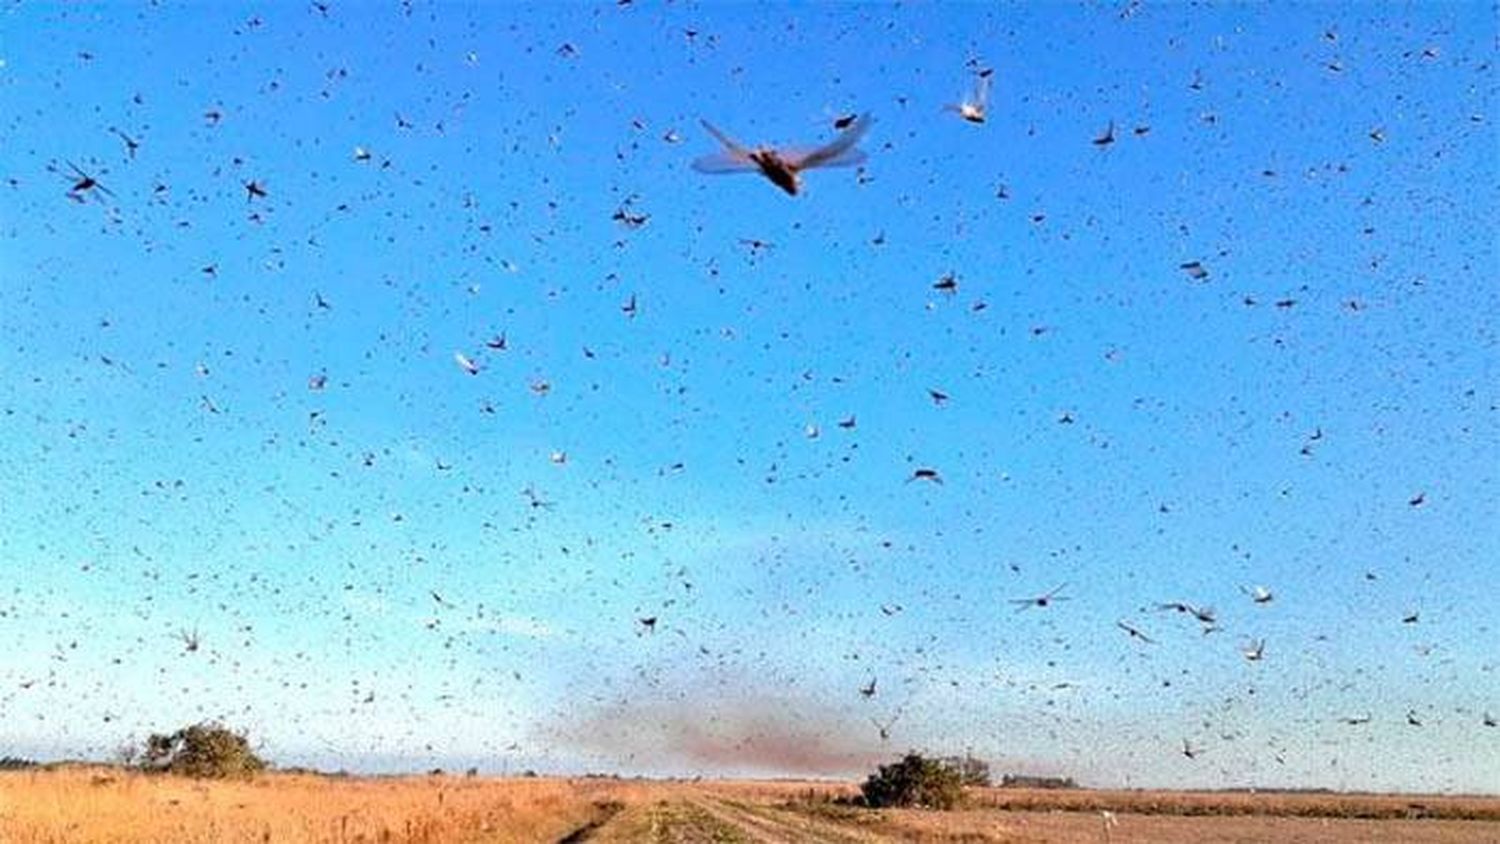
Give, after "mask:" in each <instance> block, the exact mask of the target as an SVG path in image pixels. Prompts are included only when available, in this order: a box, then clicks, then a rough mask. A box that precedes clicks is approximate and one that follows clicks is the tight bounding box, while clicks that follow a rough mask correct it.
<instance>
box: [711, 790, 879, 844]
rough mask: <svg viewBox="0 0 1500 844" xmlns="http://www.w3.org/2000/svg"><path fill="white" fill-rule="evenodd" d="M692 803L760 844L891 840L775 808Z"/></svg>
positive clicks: (863, 843) (713, 800)
mask: <svg viewBox="0 0 1500 844" xmlns="http://www.w3.org/2000/svg"><path fill="white" fill-rule="evenodd" d="M690 802H691V803H692V804H693V805H695V806H697V807H698V808H700V809H702V810H703V811H704V812H707V813H708V814H709V816H711V817H713V818H714V819H716V820H719V821H721V822H723V823H727V824H730V825H732V826H733V827H735V828H736V829H738V830H740V831H741V832H743V833H744V834H745V835H746V837H748V838H750V839H751V840H752V841H755V842H757V844H804V842H805V844H866V842H878V841H885V840H888V839H885V838H880V837H877V836H874V835H870V834H869V833H866V832H864V831H862V830H856V829H850V828H848V827H844V826H841V825H838V824H834V823H830V822H826V821H821V820H816V819H813V818H810V817H807V816H805V815H800V814H795V813H792V812H785V811H782V810H780V809H777V808H775V807H773V806H763V805H755V806H750V805H747V804H744V803H737V802H734V801H729V800H725V799H723V798H719V797H698V798H692V799H691V800H690Z"/></svg>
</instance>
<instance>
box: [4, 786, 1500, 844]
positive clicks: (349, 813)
mask: <svg viewBox="0 0 1500 844" xmlns="http://www.w3.org/2000/svg"><path fill="white" fill-rule="evenodd" d="M854 792H855V788H854V787H853V786H852V785H841V784H837V783H827V782H818V783H811V782H801V783H799V782H708V781H704V782H680V781H679V782H660V781H639V780H613V779H546V778H543V779H498V778H461V777H451V776H426V777H399V778H342V777H320V776H313V775H304V774H273V775H267V776H262V777H259V778H257V779H254V780H249V781H227V782H207V781H195V780H189V779H182V778H177V777H159V776H158V777H148V776H143V775H140V774H134V773H126V772H122V771H119V770H114V769H109V768H89V767H72V768H63V769H55V770H30V771H20V772H10V773H3V774H0V842H4V843H5V844H12V843H13V842H14V844H40V843H41V842H49V844H50V843H51V842H57V844H62V842H70V843H71V842H120V844H137V842H139V843H140V844H144V842H204V843H205V844H207V842H275V841H284V842H330V844H333V843H334V842H337V843H338V844H344V843H345V842H401V844H408V842H447V841H455V842H531V841H536V842H584V841H590V842H630V841H642V842H677V843H678V844H694V843H695V842H874V841H934V842H976V843H977V842H1044V841H1079V842H1095V841H1103V842H1111V843H1112V842H1189V841H1193V842H1200V841H1201V842H1240V841H1278V842H1295V841H1306V842H1313V841H1318V842H1323V841H1391V842H1397V841H1400V842H1469V841H1491V842H1494V841H1500V799H1497V798H1484V797H1412V796H1395V795H1390V796H1387V795H1344V794H1288V793H1273V794H1266V793H1262V794H1249V793H1239V792H1235V793H1178V792H1149V791H1130V792H1123V791H1089V790H1077V791H1044V790H1030V789H981V790H975V791H974V792H973V793H972V794H971V801H970V803H971V805H970V807H969V808H966V809H964V810H961V811H954V812H922V811H908V810H901V811H896V810H883V811H879V812H875V811H868V810H863V809H858V808H854V807H850V806H847V805H843V804H840V803H837V802H834V798H836V797H838V796H840V795H847V794H853V793H854Z"/></svg>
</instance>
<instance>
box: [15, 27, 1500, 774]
mask: <svg viewBox="0 0 1500 844" xmlns="http://www.w3.org/2000/svg"><path fill="white" fill-rule="evenodd" d="M565 45H566V46H565ZM1495 47H1496V20H1495V13H1494V9H1493V7H1492V6H1488V5H1485V4H1480V3H1473V4H1457V3H1453V4H1420V5H1415V6H1402V7H1397V6H1390V5H1382V4H1347V5H1334V4H1317V5H1308V6H1301V7H1291V6H1286V5H1278V6H1277V7H1276V8H1275V9H1274V10H1273V9H1270V8H1266V7H1260V6H1249V5H1246V6H1208V7H1202V8H1198V7H1188V6H1178V5H1170V4H1151V3H1147V4H1142V5H1138V6H1126V5H1121V4H1096V5H1086V6H1065V5H1024V6H991V5H971V6H964V5H918V6H913V7H895V6H884V5H882V6H873V5H871V6H853V5H838V6H834V5H827V6H825V5H818V6H782V7H770V8H759V7H750V6H738V5H736V6H719V5H711V4H710V5H696V4H683V5H670V6H658V5H655V4H647V3H640V4H637V5H632V6H625V7H617V6H614V5H608V6H592V5H553V6H547V7H545V8H532V9H528V8H524V7H519V6H510V5H502V4H492V5H483V6H475V7H461V6H453V5H429V4H425V3H424V4H414V5H411V6H409V7H403V6H401V5H399V4H389V5H379V6H377V5H374V4H359V3H334V4H333V5H332V6H330V7H329V8H328V10H327V13H326V14H323V13H320V11H319V10H318V9H317V8H316V7H310V6H304V5H302V4H297V3H286V4H267V5H261V6H256V7H239V6H234V5H230V4H218V3H216V4H164V5H162V6H152V7H136V6H134V5H125V4H119V5H113V4H111V5H101V6H84V7H65V6H60V5H49V4H37V5H25V6H19V7H10V8H7V9H6V10H5V11H4V12H0V60H3V66H0V176H3V177H4V179H5V182H4V183H3V185H0V196H3V200H0V338H3V342H0V649H3V651H4V654H5V656H4V658H3V659H0V724H3V727H0V753H6V752H14V753H25V754H34V755H44V756H59V755H90V756H103V755H107V754H109V753H110V752H112V751H113V750H114V749H115V748H116V747H117V746H118V745H119V744H121V743H122V742H124V741H126V740H128V739H129V738H131V737H135V738H136V739H139V738H140V737H142V736H144V735H145V734H146V733H148V732H152V731H156V730H169V729H175V728H176V727H178V726H181V725H182V724H184V723H188V722H191V721H196V720H198V719H201V718H219V719H223V720H224V721H226V722H227V723H230V724H231V725H233V726H235V727H237V728H244V729H247V730H249V732H250V733H251V735H252V737H254V738H255V739H256V740H257V741H260V742H263V745H262V746H263V749H264V750H265V752H266V754H267V755H268V756H269V757H270V758H272V759H273V760H275V761H277V762H278V763H281V764H295V763H309V764H316V765H322V766H328V767H347V768H351V769H358V770H405V769H425V768H429V767H433V766H435V765H442V766H448V767H456V766H460V765H465V766H466V765H468V764H477V765H480V766H481V767H483V768H484V769H485V770H491V771H505V770H512V771H514V770H518V769H520V768H523V767H534V768H538V769H540V770H544V771H582V770H609V771H622V772H627V773H633V772H644V773H658V774H659V773H698V772H704V773H724V774H770V773H819V774H851V773H855V774H857V773H860V772H862V771H864V770H867V769H868V767H869V766H870V765H871V764H872V763H873V762H875V761H877V760H881V759H884V758H887V757H889V756H891V755H893V754H895V753H899V752H901V751H904V750H906V749H907V748H910V747H916V748H922V749H926V750H931V751H934V752H958V751H961V750H964V749H972V750H973V751H974V752H975V753H977V754H979V755H981V756H985V757H987V758H989V759H991V760H992V761H993V762H994V764H995V767H996V769H997V771H1008V770H1009V771H1026V772H1039V773H1060V774H1066V775H1071V776H1074V777H1077V778H1078V779H1080V780H1082V781H1084V782H1087V783H1090V784H1097V785H1123V784H1130V785H1137V786H1148V785H1160V786H1187V785H1197V786H1223V785H1262V786H1272V785H1306V786H1328V787H1335V788H1369V789H1420V790H1484V791H1496V790H1500V761H1497V760H1500V729H1497V728H1494V727H1486V726H1485V725H1484V716H1485V713H1486V712H1488V713H1489V714H1490V715H1492V716H1500V678H1497V676H1496V663H1497V660H1500V657H1497V654H1500V635H1497V627H1500V608H1497V607H1500V603H1497V601H1496V598H1495V588H1494V584H1495V575H1496V573H1497V571H1500V528H1497V524H1500V504H1497V490H1496V467H1497V465H1500V419H1497V410H1496V408H1497V401H1500V394H1497V386H1500V377H1497V376H1500V371H1497V370H1500V367H1497V364H1496V361H1497V357H1496V329H1495V326H1496V325H1497V324H1500V287H1497V271H1496V270H1497V248H1496V247H1497V243H1496V235H1495V228H1494V223H1493V221H1494V219H1495V215H1496V210H1497V202H1496V199H1497V196H1496V192H1497V188H1496V186H1497V183H1500V179H1497V166H1496V161H1497V154H1496V150H1497V148H1500V145H1497V131H1496V122H1497V121H1500V113H1497V110H1496V72H1495V68H1494V61H1495V58H1496V56H1495V52H1496V49H1495ZM975 67H987V68H993V70H994V76H993V93H992V99H991V103H990V114H989V120H988V122H987V123H986V124H984V125H973V124H969V123H966V122H964V121H962V120H960V119H959V118H958V116H957V115H956V114H954V113H952V112H951V111H945V110H944V106H945V104H952V103H955V102H957V101H959V100H960V99H961V98H962V97H963V96H965V95H966V93H968V92H970V91H971V90H972V87H973V83H974V76H973V69H974V68H975ZM863 111H869V112H871V113H872V114H873V115H874V119H875V121H876V122H875V124H874V125H873V127H872V129H871V130H870V133H869V135H868V136H867V138H866V139H865V141H864V142H863V147H864V149H865V150H866V151H867V152H868V153H869V160H868V162H867V163H866V164H865V166H864V167H863V168H861V169H859V170H825V171H812V172H809V173H808V174H806V182H805V190H804V193H803V194H802V195H801V196H798V197H795V198H794V197H788V196H786V195H784V194H783V193H781V192H780V191H778V190H777V189H775V188H774V187H773V186H772V185H771V184H770V183H769V182H767V181H765V180H764V179H761V178H760V177H758V176H756V175H753V174H751V175H742V176H705V175H701V174H698V173H695V172H693V171H692V169H691V167H690V164H691V162H692V160H693V159H694V158H695V157H697V156H699V155H704V154H708V153H712V152H714V151H715V146H716V145H715V143H714V142H713V140H712V139H711V138H710V137H709V136H708V135H707V134H706V133H705V132H704V131H703V130H702V129H701V128H700V127H699V125H698V121H699V120H700V118H706V119H708V120H710V121H712V122H714V123H715V124H716V125H718V126H720V127H722V128H723V129H724V130H725V131H726V132H728V133H729V134H730V135H732V136H734V137H736V138H738V139H740V140H741V141H742V142H743V143H746V144H760V143H769V144H781V143H788V144H812V143H820V142H823V141H825V140H827V139H830V138H832V137H833V136H834V129H833V126H832V124H833V121H834V120H835V119H836V118H837V117H839V116H841V115H844V114H848V113H854V112H863ZM208 112H217V113H219V114H220V115H221V117H220V118H219V119H218V120H217V122H215V121H212V120H210V119H208V118H206V117H205V115H206V113H208ZM1111 123H1113V124H1114V126H1115V138H1116V140H1115V142H1114V143H1113V144H1110V145H1107V146H1101V145H1098V144H1094V143H1091V141H1092V140H1093V139H1095V138H1097V137H1099V136H1100V135H1101V134H1103V133H1104V131H1105V129H1106V127H1108V126H1109V125H1110V124H1111ZM1147 127H1149V131H1145V130H1146V128H1147ZM1138 129H1140V130H1141V131H1139V132H1138V131H1137V130H1138ZM112 130H118V132H119V133H123V134H124V135H125V136H128V137H130V138H132V139H134V140H135V141H137V142H138V144H139V147H138V149H136V151H135V154H134V156H133V157H131V156H130V155H129V154H128V153H129V150H128V149H127V145H126V143H125V142H124V140H122V137H121V135H120V134H118V133H116V132H114V131H112ZM357 147H361V148H364V149H367V150H368V151H369V159H368V160H365V161H361V160H357V158H356V156H355V149H356V148H357ZM70 162H71V163H72V164H76V165H77V166H78V167H79V168H80V169H82V170H83V171H85V172H87V173H89V174H90V175H92V176H94V177H95V178H97V179H98V180H99V182H100V183H101V184H102V185H103V186H105V187H106V188H108V189H109V190H110V191H112V195H105V194H102V193H100V192H98V191H89V192H86V194H85V195H83V196H82V197H81V198H82V200H83V201H77V200H75V199H72V198H70V197H69V196H68V191H69V188H70V187H72V185H73V183H74V182H75V181H76V178H75V177H73V176H72V175H71V171H70V170H69V163H70ZM251 181H254V182H257V183H258V184H260V185H261V186H263V187H264V189H265V191H266V193H267V194H268V195H267V196H265V197H263V198H260V197H250V196H249V195H248V194H247V191H246V189H245V184H246V183H248V182H251ZM622 208H623V209H625V210H626V211H627V212H629V213H631V214H645V215H649V219H648V220H647V221H646V222H645V224H644V225H642V226H640V227H638V228H632V227H629V226H626V225H624V224H622V223H621V222H619V221H617V220H615V219H613V215H615V213H616V211H617V210H620V209H622ZM743 240H760V241H766V242H769V243H770V244H772V245H771V246H770V247H768V248H763V249H757V248H753V247H751V246H750V245H747V244H746V243H744V242H742V241H743ZM1189 261H1200V262H1202V264H1203V266H1204V267H1205V268H1206V269H1207V270H1208V272H1209V276H1208V278H1207V279H1205V280H1203V281H1201V282H1195V281H1194V280H1193V279H1191V278H1190V277H1189V276H1188V274H1187V273H1185V272H1184V271H1183V270H1181V269H1180V268H1179V265H1181V264H1183V263H1186V262H1189ZM208 268H212V269H211V271H209V269H208ZM947 273H955V274H956V275H957V279H958V284H959V287H958V291H957V292H956V294H953V295H947V294H944V293H942V292H940V291H938V290H935V289H933V287H932V285H933V283H934V282H936V281H937V280H938V279H939V278H940V277H941V276H943V275H945V274H947ZM320 297H321V301H322V302H324V303H326V304H327V305H329V306H331V307H320V306H319V304H318V303H319V300H320ZM632 297H634V299H635V301H636V303H637V308H638V309H637V312H636V314H635V316H634V317H633V318H632V317H630V316H628V315H627V314H626V313H624V312H623V311H622V306H623V305H625V303H626V302H627V301H629V300H630V299H631V298H632ZM1287 300H1293V301H1294V304H1291V305H1289V306H1285V307H1280V306H1277V304H1276V303H1277V302H1281V301H1287ZM981 303H983V305H984V306H985V307H983V308H982V309H981V308H979V307H978V306H979V304H981ZM502 332H503V333H504V334H505V337H506V340H507V343H508V349H506V350H504V351H497V350H493V349H489V348H487V347H486V346H485V341H486V340H488V339H491V338H493V337H495V336H496V335H498V334H500V333H502ZM585 350H587V352H588V354H586V353H585ZM455 352H462V353H463V354H465V355H467V356H468V357H470V358H472V359H473V360H475V361H476V362H477V363H478V365H479V366H480V368H481V369H480V372H479V373H478V374H477V375H473V376H471V375H469V374H466V373H465V372H464V371H463V370H462V369H461V368H460V367H459V366H458V365H457V364H456V363H455V360H454V353H455ZM319 374H325V375H326V376H327V382H326V386H325V387H324V389H322V390H312V389H310V388H309V378H311V377H313V376H317V375H319ZM543 384H545V385H547V386H548V387H549V388H550V389H549V390H547V391H546V392H545V394H543V392H542V391H541V389H540V387H541V385H543ZM929 389H938V390H941V391H943V392H946V393H948V394H949V395H950V396H951V400H949V401H948V402H946V403H944V404H943V405H941V406H938V405H936V404H935V403H934V402H933V401H932V400H931V399H930V398H929V396H928V390H929ZM850 416H853V417H855V418H856V420H857V426H856V427H855V428H853V429H852V430H851V429H845V428H841V427H839V426H838V424H837V423H838V421H839V420H842V419H845V418H847V417H850ZM1064 419H1071V420H1072V422H1071V424H1067V423H1065V422H1064V421H1063V420H1064ZM809 426H813V427H812V428H810V427H809ZM813 431H816V433H817V436H816V437H813V436H809V434H810V433H811V432H813ZM1318 432H1321V436H1318ZM554 452H564V453H566V458H567V459H566V461H565V462H558V461H556V460H555V459H554V458H553V455H554ZM919 467H931V468H935V469H937V470H938V471H939V472H940V473H941V476H942V478H943V480H944V483H943V484H941V485H937V484H931V483H923V482H916V483H908V482H907V479H908V478H910V477H911V474H912V472H913V471H914V470H915V469H916V468H919ZM1418 496H1420V497H1421V504H1420V505H1415V506H1414V505H1413V504H1412V503H1411V501H1412V500H1413V499H1416V498H1418ZM1059 584H1066V588H1065V589H1064V590H1063V591H1062V593H1061V594H1062V596H1064V597H1065V598H1067V599H1068V600H1063V601H1058V602H1055V603H1053V604H1052V605H1051V606H1048V607H1046V608H1036V607H1033V608H1031V609H1026V610H1023V611H1017V608H1016V606H1015V605H1013V604H1011V603H1009V601H1010V599H1015V598H1024V597H1026V596H1029V595H1036V594H1040V593H1043V592H1045V591H1047V590H1049V589H1052V588H1053V587H1056V586H1058V585H1059ZM1255 584H1263V585H1265V586H1267V587H1269V588H1271V589H1272V590H1273V591H1274V594H1275V599H1274V600H1273V601H1272V602H1270V603H1269V604H1265V605H1256V604H1254V603H1252V601H1251V600H1250V599H1249V597H1247V595H1246V594H1245V592H1244V591H1242V590H1243V588H1244V587H1248V586H1251V585H1255ZM433 593H436V595H437V597H435V596H434V594H433ZM439 598H440V599H441V600H439ZM1166 601H1186V602H1189V603H1192V604H1194V605H1211V606H1213V607H1215V608H1216V610H1217V614H1218V618H1219V622H1218V626H1219V627H1220V628H1221V630H1219V631H1218V632H1215V633H1213V634H1211V635H1204V634H1203V633H1201V632H1200V626H1199V625H1198V624H1197V623H1196V622H1195V621H1193V620H1192V619H1191V618H1190V617H1188V616H1186V615H1182V614H1179V613H1175V612H1171V611H1165V612H1163V611H1158V610H1157V609H1156V605H1157V604H1158V603H1159V602H1166ZM882 607H884V609H882ZM1410 614H1416V615H1417V621H1416V622H1415V623H1403V621H1402V620H1403V618H1405V617H1408V616H1409V615H1410ZM648 617H656V618H657V619H658V622H657V624H656V627H655V630H654V632H651V631H650V630H649V629H648V628H647V627H645V626H643V625H642V624H641V623H640V621H639V620H640V619H642V618H648ZM1121 620H1124V621H1126V622H1127V623H1130V624H1132V625H1135V626H1136V627H1138V628H1139V629H1141V630H1143V631H1145V632H1146V633H1147V634H1148V635H1149V636H1151V637H1152V638H1153V639H1155V640H1156V642H1155V644H1149V645H1148V644H1144V643H1142V642H1139V641H1136V640H1132V639H1131V638H1130V637H1128V636H1127V635H1126V634H1125V633H1124V632H1123V631H1122V630H1121V629H1119V628H1118V627H1117V626H1116V622H1117V621H1121ZM193 630H196V631H197V632H198V633H199V634H200V635H201V641H202V646H201V648H200V649H199V650H197V651H196V652H190V651H188V650H186V648H185V646H184V642H183V640H182V638H180V634H181V633H183V632H184V631H187V632H191V631H193ZM1251 639H1264V641H1265V657H1264V659H1263V660H1261V661H1260V662H1257V663H1252V662H1249V661H1247V660H1245V659H1244V658H1243V656H1242V655H1241V653H1240V651H1241V647H1242V646H1244V645H1246V644H1247V643H1248V642H1249V640H1251ZM872 679H873V680H875V681H876V693H875V694H874V695H873V696H868V697H867V696H865V695H862V694H861V693H860V688H861V687H863V686H865V685H866V684H868V683H869V682H870V681H871V680H872ZM1364 716H1369V717H1370V722H1369V723H1368V724H1365V725H1350V724H1346V723H1343V721H1342V720H1341V719H1346V718H1353V719H1361V718H1363V717H1364ZM892 719H894V721H893V722H892ZM1409 721H1417V722H1419V724H1420V726H1417V725H1413V724H1411V723H1409ZM877 724H890V726H889V728H888V736H889V737H888V739H882V737H881V735H880V731H879V729H878V727H877ZM1184 741H1186V742H1188V743H1189V744H1190V746H1191V747H1193V748H1195V749H1200V750H1201V753H1200V754H1199V755H1198V756H1197V758H1196V759H1189V758H1186V757H1185V756H1184V755H1183V754H1182V753H1181V750H1182V747H1183V742H1184Z"/></svg>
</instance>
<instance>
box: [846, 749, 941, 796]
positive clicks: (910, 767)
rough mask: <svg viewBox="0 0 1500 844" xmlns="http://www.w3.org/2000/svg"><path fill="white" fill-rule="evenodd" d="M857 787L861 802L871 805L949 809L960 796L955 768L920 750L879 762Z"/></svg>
mask: <svg viewBox="0 0 1500 844" xmlns="http://www.w3.org/2000/svg"><path fill="white" fill-rule="evenodd" d="M860 791H862V792H863V793H864V797H865V805H866V806H869V807H871V808H875V809H883V808H886V807H916V808H921V809H952V808H954V807H956V806H958V804H959V803H960V802H961V801H962V800H963V795H964V784H963V776H962V775H961V774H960V773H959V771H958V770H957V769H956V768H954V767H952V766H949V765H947V764H945V763H944V762H943V761H941V760H938V759H928V758H926V757H924V756H922V755H921V754H920V753H908V754H906V757H905V758H903V759H902V760H901V761H899V762H894V763H892V764H890V765H881V766H880V770H879V771H877V772H876V773H873V774H871V775H870V777H869V779H867V780H865V784H864V785H863V786H861V787H860Z"/></svg>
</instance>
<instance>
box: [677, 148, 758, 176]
mask: <svg viewBox="0 0 1500 844" xmlns="http://www.w3.org/2000/svg"><path fill="white" fill-rule="evenodd" d="M693 169H694V170H697V171H698V172H699V173H748V172H750V171H752V170H756V169H759V168H757V167H756V165H755V162H753V161H751V160H750V159H749V158H747V157H744V156H741V155H738V154H735V153H728V152H718V153H714V154H713V155H705V156H702V157H700V158H697V159H694V161H693Z"/></svg>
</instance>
